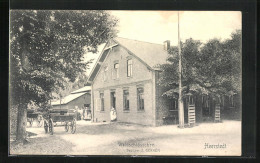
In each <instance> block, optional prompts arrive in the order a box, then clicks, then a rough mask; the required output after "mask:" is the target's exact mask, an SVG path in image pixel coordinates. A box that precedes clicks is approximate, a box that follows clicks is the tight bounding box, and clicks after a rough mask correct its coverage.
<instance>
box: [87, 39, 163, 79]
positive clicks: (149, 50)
mask: <svg viewBox="0 0 260 163" xmlns="http://www.w3.org/2000/svg"><path fill="white" fill-rule="evenodd" d="M118 45H119V46H121V47H123V48H124V49H125V50H127V51H128V52H129V54H131V55H133V56H134V57H136V58H137V59H138V60H140V61H141V62H142V63H144V64H145V65H146V66H148V67H149V68H150V69H153V70H158V67H157V66H158V65H160V64H164V63H166V61H167V58H168V53H167V51H166V50H164V47H163V45H162V44H155V43H149V42H143V41H137V40H131V39H126V38H121V37H116V38H113V39H111V40H109V41H108V43H107V44H106V46H105V47H104V49H103V51H102V53H101V55H100V56H99V59H98V60H97V63H96V65H95V66H94V68H93V70H92V72H91V73H90V77H89V79H88V81H90V82H91V81H93V80H94V78H95V76H96V75H97V73H98V71H99V69H100V67H101V64H102V63H103V62H104V60H105V58H106V56H107V55H109V52H110V50H109V49H110V47H114V46H118Z"/></svg>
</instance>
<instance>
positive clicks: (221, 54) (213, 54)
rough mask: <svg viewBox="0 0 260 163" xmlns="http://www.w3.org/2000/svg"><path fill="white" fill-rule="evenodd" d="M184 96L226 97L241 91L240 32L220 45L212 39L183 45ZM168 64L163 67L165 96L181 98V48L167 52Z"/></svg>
mask: <svg viewBox="0 0 260 163" xmlns="http://www.w3.org/2000/svg"><path fill="white" fill-rule="evenodd" d="M181 51H182V60H183V62H182V69H183V70H182V72H183V74H182V75H183V79H182V81H183V82H182V83H183V93H184V96H185V94H188V93H193V94H211V95H213V96H219V95H225V94H228V93H229V92H230V91H232V92H237V93H238V92H240V91H241V31H240V30H237V31H236V32H234V33H232V34H231V39H227V40H225V41H223V42H221V41H220V40H218V39H212V40H209V41H208V42H206V43H205V44H202V43H201V42H200V41H196V40H193V39H187V40H186V41H185V42H184V43H182V44H181ZM168 53H169V55H170V57H169V58H168V63H166V64H163V65H161V68H162V75H161V77H160V80H159V84H160V85H162V86H164V87H166V88H167V91H166V92H164V94H165V95H167V96H171V97H174V98H177V96H178V48H177V47H172V48H171V49H170V50H169V51H168Z"/></svg>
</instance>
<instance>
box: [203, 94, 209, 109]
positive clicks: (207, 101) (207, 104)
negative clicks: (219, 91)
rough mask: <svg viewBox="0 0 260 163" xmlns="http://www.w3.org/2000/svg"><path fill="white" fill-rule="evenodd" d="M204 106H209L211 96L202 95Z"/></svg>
mask: <svg viewBox="0 0 260 163" xmlns="http://www.w3.org/2000/svg"><path fill="white" fill-rule="evenodd" d="M202 106H203V107H204V108H208V107H209V96H202Z"/></svg>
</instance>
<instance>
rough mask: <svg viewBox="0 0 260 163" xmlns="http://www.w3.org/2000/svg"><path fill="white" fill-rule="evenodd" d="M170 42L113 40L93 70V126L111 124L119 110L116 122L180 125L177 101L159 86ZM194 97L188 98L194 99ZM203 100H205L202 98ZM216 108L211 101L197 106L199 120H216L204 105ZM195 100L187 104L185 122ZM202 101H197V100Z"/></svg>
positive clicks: (91, 80)
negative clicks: (166, 94)
mask: <svg viewBox="0 0 260 163" xmlns="http://www.w3.org/2000/svg"><path fill="white" fill-rule="evenodd" d="M169 47H170V43H169V41H166V42H164V44H161V45H160V44H153V43H147V42H142V41H136V40H130V39H125V38H114V39H111V40H110V41H109V42H108V43H107V44H106V46H105V48H104V49H103V51H102V53H101V55H100V57H99V58H98V60H97V63H96V65H95V66H94V68H93V70H92V72H91V74H90V77H89V79H88V84H90V85H91V90H92V94H91V103H92V117H93V119H92V120H93V121H94V122H109V121H110V111H111V109H112V108H114V109H115V110H116V113H117V121H118V122H127V123H137V124H142V125H152V126H159V125H163V124H167V123H176V124H177V123H178V101H177V100H176V99H169V98H168V97H165V96H163V95H162V94H163V93H164V92H165V91H166V90H164V88H163V87H161V86H159V84H158V80H159V78H160V72H161V71H160V69H158V65H159V64H164V63H166V62H167V58H168V54H167V49H168V48H169ZM193 98H195V97H192V98H189V99H193ZM201 99H202V98H201ZM205 99H206V102H207V107H208V108H214V107H213V105H214V104H213V103H212V102H210V98H204V97H203V99H202V100H204V101H201V102H196V115H197V116H196V120H197V121H203V116H204V117H206V116H208V117H211V118H214V111H212V110H211V111H210V112H209V113H207V114H206V113H204V112H205V109H203V107H202V105H205ZM191 101H192V100H184V106H185V120H186V121H187V116H188V115H187V114H188V113H187V110H188V107H189V103H190V102H191ZM193 101H194V105H195V101H199V98H198V99H196V100H195V99H194V100H193Z"/></svg>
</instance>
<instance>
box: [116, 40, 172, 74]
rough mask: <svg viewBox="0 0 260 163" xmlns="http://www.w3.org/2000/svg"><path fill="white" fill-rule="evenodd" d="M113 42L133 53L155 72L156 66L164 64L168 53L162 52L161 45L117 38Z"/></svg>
mask: <svg viewBox="0 0 260 163" xmlns="http://www.w3.org/2000/svg"><path fill="white" fill-rule="evenodd" d="M114 41H115V42H117V43H118V44H120V45H121V46H123V47H124V48H126V49H127V50H128V51H130V52H131V53H133V55H135V56H137V57H138V58H139V59H141V60H142V61H143V62H145V63H146V64H147V65H148V66H149V67H150V68H152V69H154V70H156V69H157V68H156V66H157V65H159V64H164V63H166V60H167V58H168V53H167V51H166V50H164V47H163V44H155V43H149V42H143V41H137V40H131V39H126V38H121V37H117V38H114Z"/></svg>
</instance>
